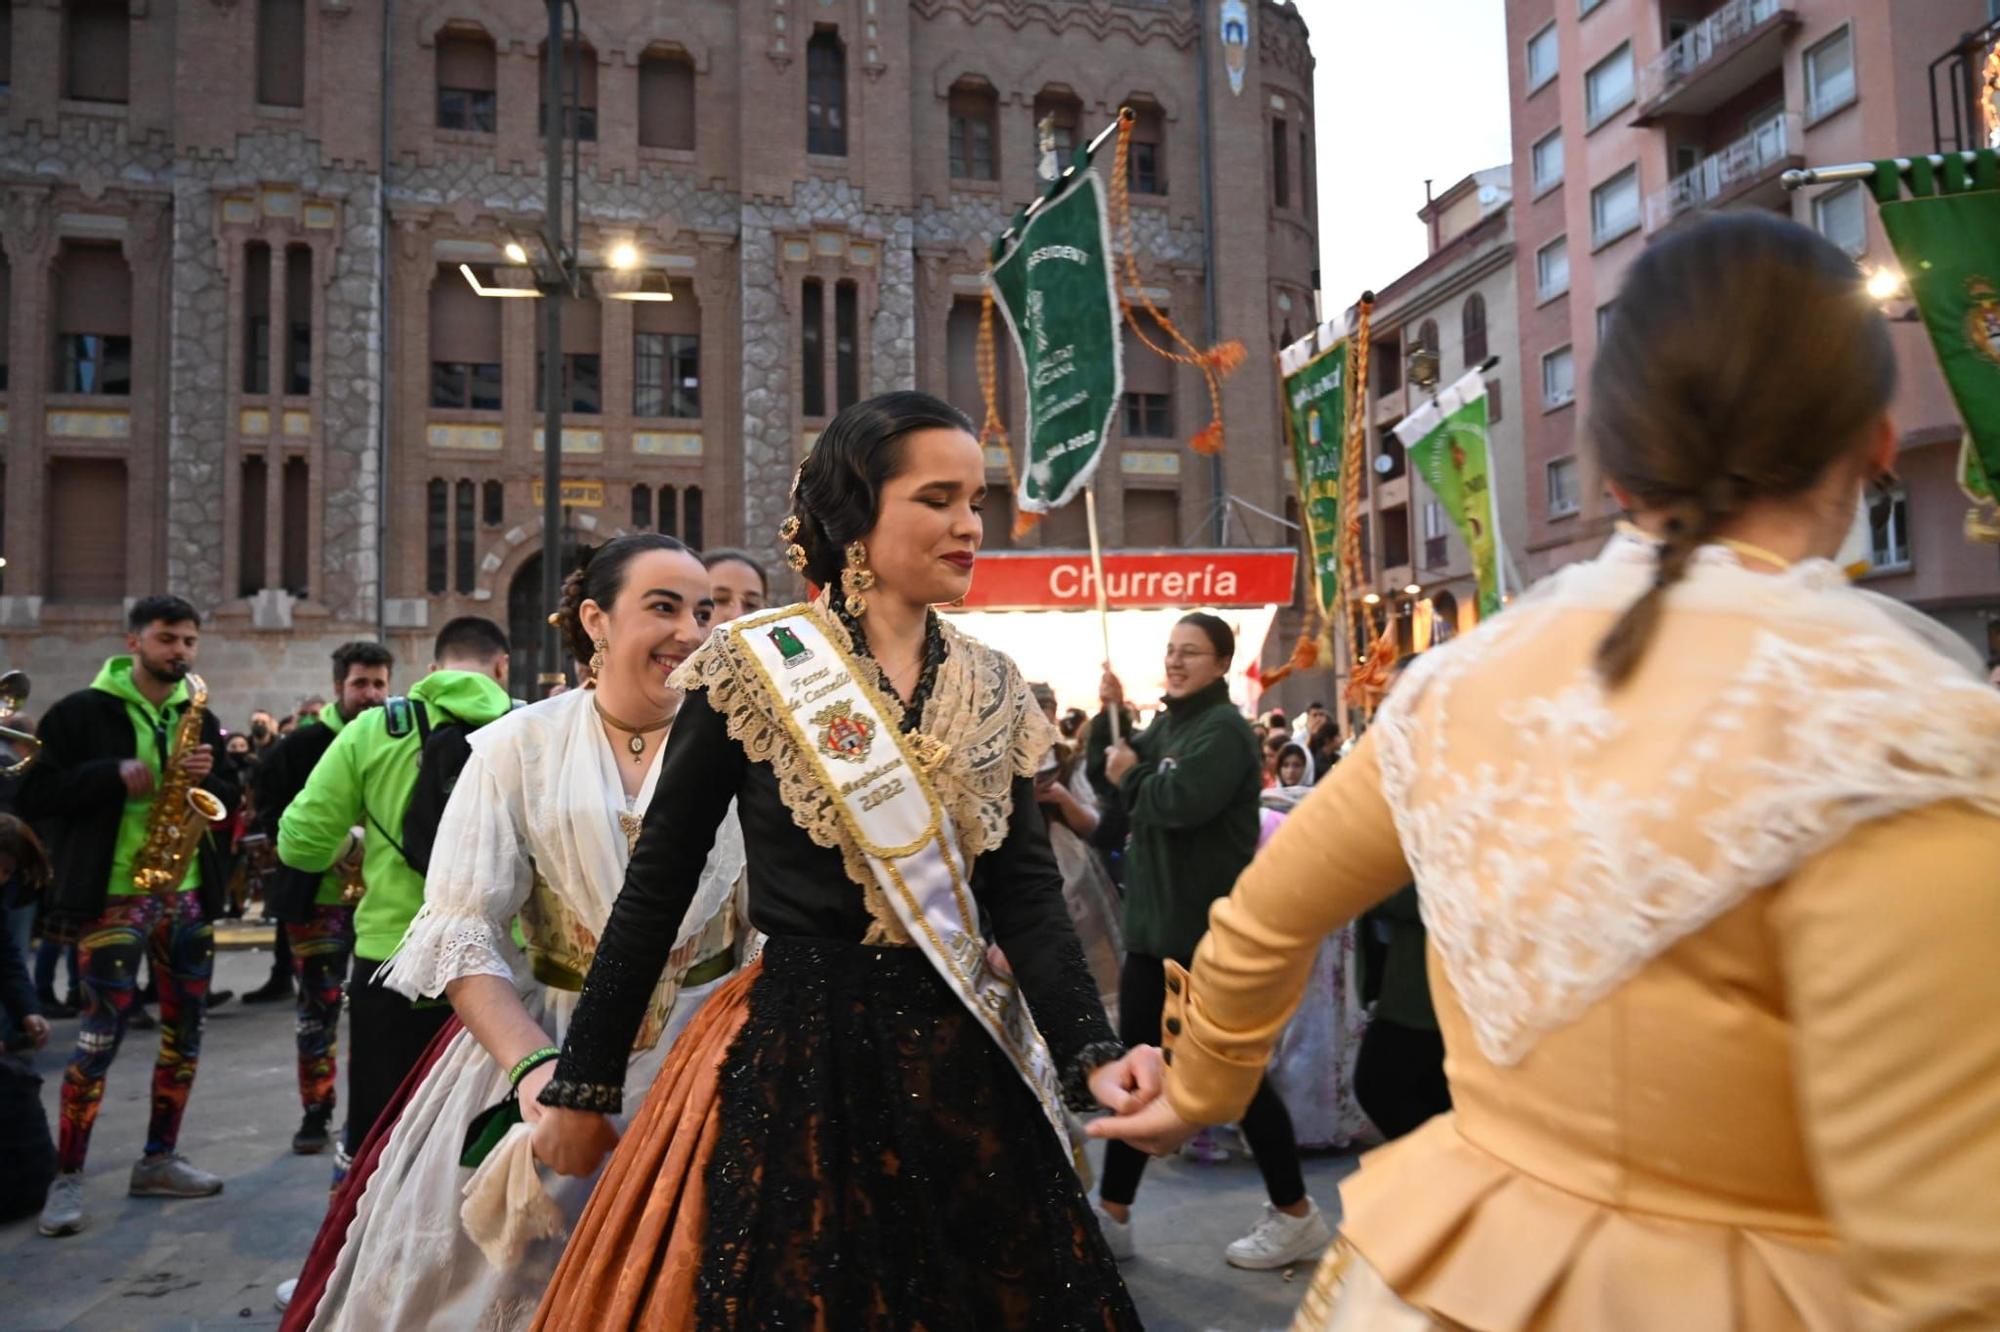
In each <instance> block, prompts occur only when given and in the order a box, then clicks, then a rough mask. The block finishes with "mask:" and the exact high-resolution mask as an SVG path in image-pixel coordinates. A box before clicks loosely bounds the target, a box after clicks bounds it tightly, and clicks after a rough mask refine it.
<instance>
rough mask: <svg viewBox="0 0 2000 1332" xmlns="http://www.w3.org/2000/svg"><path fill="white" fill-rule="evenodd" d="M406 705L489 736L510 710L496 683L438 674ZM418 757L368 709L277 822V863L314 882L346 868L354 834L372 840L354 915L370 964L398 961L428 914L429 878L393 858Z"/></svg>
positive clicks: (359, 952)
mask: <svg viewBox="0 0 2000 1332" xmlns="http://www.w3.org/2000/svg"><path fill="white" fill-rule="evenodd" d="M410 697H411V698H413V699H417V700H419V701H420V702H422V703H423V705H424V707H425V709H426V710H427V711H428V713H429V714H430V720H431V724H432V725H433V726H435V725H437V724H439V723H440V722H442V721H444V720H446V719H447V718H451V719H456V720H458V721H461V722H464V723H465V724H467V725H468V726H484V725H485V724H486V723H487V722H490V721H492V720H494V719H495V718H498V717H503V716H505V715H506V714H507V710H508V709H509V708H510V707H512V706H513V700H512V699H510V698H508V696H507V691H506V690H505V689H502V688H501V687H500V686H499V685H498V684H497V683H495V682H494V680H493V679H492V677H491V676H486V675H480V674H477V673H476V672H473V671H432V672H431V673H430V674H429V675H426V676H425V677H424V678H423V679H421V680H419V681H417V682H416V683H415V684H414V685H411V686H410ZM421 749H422V746H421V742H420V740H419V738H418V735H417V732H416V730H415V728H412V729H411V731H410V733H409V734H407V735H400V736H392V735H390V734H389V731H388V714H387V713H386V712H385V711H384V710H383V709H381V708H370V709H369V710H368V711H366V712H364V713H362V714H361V715H360V716H359V717H356V718H355V719H354V720H353V721H351V722H349V723H347V725H346V726H344V727H342V728H341V730H340V734H338V735H336V736H335V737H334V740H333V744H332V745H330V746H329V747H328V748H327V751H326V754H325V755H324V756H323V757H322V758H321V759H320V761H319V763H318V765H317V766H316V767H314V768H313V773H312V776H311V777H310V778H309V779H307V781H306V785H305V789H304V790H303V791H300V792H299V794H298V798H297V799H296V800H294V801H292V803H291V806H290V807H289V808H288V809H286V810H285V815H284V817H283V818H282V819H280V820H279V821H278V858H279V859H280V860H282V861H284V862H285V863H286V864H287V865H292V866H295V867H297V868H298V869H302V870H306V871H309V872H311V873H318V872H320V871H322V870H326V869H328V868H330V867H331V866H332V865H333V862H334V861H335V860H337V859H339V858H340V849H341V847H342V846H343V845H344V844H345V843H346V841H347V833H348V829H350V828H352V827H354V826H355V825H357V824H359V825H361V826H362V827H363V828H365V829H366V830H367V836H366V842H365V845H364V847H363V851H362V860H361V877H362V879H363V880H364V881H366V883H367V885H368V891H367V892H365V893H363V894H362V897H361V905H360V906H359V907H358V908H357V909H356V910H355V913H354V955H355V956H356V957H359V958H363V959H366V960H367V961H370V962H382V961H386V960H387V959H388V957H389V955H390V954H391V953H393V952H395V951H396V945H398V944H399V943H401V942H402V941H403V931H404V930H406V929H408V928H409V927H410V922H411V921H412V920H414V919H415V918H416V914H417V910H418V908H420V907H422V906H423V904H424V878H423V875H421V874H419V873H417V872H416V871H415V870H413V869H411V868H410V866H409V863H408V862H407V861H405V860H404V859H403V853H402V852H401V851H399V850H398V849H397V847H399V846H400V845H401V844H402V838H403V807H404V806H405V805H407V804H409V802H410V791H411V789H412V788H413V787H415V786H416V784H417V762H418V759H419V758H420V757H421ZM385 830H386V833H387V835H386V836H385V835H384V833H385ZM392 839H393V841H392Z"/></svg>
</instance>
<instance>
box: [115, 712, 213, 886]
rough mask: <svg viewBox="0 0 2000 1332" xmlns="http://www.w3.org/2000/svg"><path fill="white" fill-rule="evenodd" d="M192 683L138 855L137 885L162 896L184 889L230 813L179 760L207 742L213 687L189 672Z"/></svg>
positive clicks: (135, 865) (162, 766)
mask: <svg viewBox="0 0 2000 1332" xmlns="http://www.w3.org/2000/svg"><path fill="white" fill-rule="evenodd" d="M187 687H188V705H187V711H185V712H183V713H182V714H181V720H180V724H179V725H178V726H176V727H175V728H174V742H173V744H172V746H170V747H169V748H168V750H167V754H166V756H165V757H163V758H162V760H161V762H160V784H159V786H158V788H157V789H155V790H154V792H153V808H152V810H151V811H150V812H149V813H148V814H147V816H146V840H145V841H143V842H141V843H140V844H139V849H138V851H137V852H135V853H134V854H133V856H132V886H133V887H135V888H137V889H138V890H139V891H140V892H142V893H150V894H152V895H153V896H156V897H172V896H173V895H174V894H175V893H176V892H179V891H180V886H181V882H182V881H183V880H184V879H186V878H187V873H188V866H190V865H191V864H193V863H194V852H195V845H196V843H198V842H200V841H201V835H202V834H203V833H205V832H207V831H208V830H209V828H210V827H212V826H214V825H215V824H218V823H221V822H222V821H223V820H224V819H226V818H228V817H229V811H228V809H226V808H224V806H223V803H222V800H221V798H220V797H218V796H217V795H216V794H215V793H214V792H213V791H204V790H202V788H201V787H199V786H196V785H195V784H194V779H193V778H191V777H189V776H188V774H187V769H185V768H183V767H181V766H180V765H179V764H177V763H175V762H173V760H174V759H176V758H179V757H180V756H181V755H182V754H185V753H187V752H188V751H190V750H192V749H193V748H194V747H195V746H196V745H198V744H200V743H201V720H202V717H203V716H204V715H206V713H207V711H208V686H207V685H206V684H204V683H202V678H201V677H200V676H199V675H189V676H188V677H187Z"/></svg>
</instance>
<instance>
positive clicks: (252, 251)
mask: <svg viewBox="0 0 2000 1332" xmlns="http://www.w3.org/2000/svg"><path fill="white" fill-rule="evenodd" d="M243 391H244V392H245V393H269V392H270V391H271V247H270V246H269V245H268V244H266V243H265V242H263V241H251V242H250V243H249V244H248V245H246V246H245V247H244V248H243ZM257 586H259V587H262V586H263V581H262V579H261V578H260V579H259V581H258V584H257Z"/></svg>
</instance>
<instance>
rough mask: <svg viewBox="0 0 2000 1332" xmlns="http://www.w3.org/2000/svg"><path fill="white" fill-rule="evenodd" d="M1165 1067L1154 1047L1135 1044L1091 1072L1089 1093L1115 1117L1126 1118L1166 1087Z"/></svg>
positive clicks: (1158, 1050) (1156, 1047)
mask: <svg viewBox="0 0 2000 1332" xmlns="http://www.w3.org/2000/svg"><path fill="white" fill-rule="evenodd" d="M1166 1081H1167V1065H1166V1061H1165V1060H1163V1059H1162V1058H1160V1049H1159V1047H1158V1046H1156V1045H1135V1046H1133V1047H1132V1048H1131V1049H1130V1050H1127V1051H1126V1052H1125V1053H1124V1054H1123V1055H1121V1056H1120V1057H1119V1058H1117V1059H1114V1060H1112V1061H1111V1062H1110V1063H1108V1064H1099V1065H1098V1066H1097V1067H1096V1068H1094V1069H1092V1070H1091V1071H1090V1094H1091V1095H1092V1096H1095V1097H1096V1098H1097V1103H1098V1104H1099V1105H1101V1106H1103V1107H1104V1108H1105V1109H1106V1110H1109V1111H1110V1112H1111V1113H1112V1114H1114V1115H1129V1114H1131V1113H1132V1112H1133V1111H1135V1110H1138V1109H1140V1108H1142V1107H1144V1106H1145V1105H1147V1104H1149V1103H1150V1102H1151V1101H1152V1100H1153V1098H1155V1097H1157V1096H1158V1095H1159V1094H1160V1088H1161V1087H1163V1086H1165V1085H1166Z"/></svg>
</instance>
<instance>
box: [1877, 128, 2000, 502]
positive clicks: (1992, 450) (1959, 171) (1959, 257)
mask: <svg viewBox="0 0 2000 1332" xmlns="http://www.w3.org/2000/svg"><path fill="white" fill-rule="evenodd" d="M1875 201H1876V203H1877V204H1878V205H1879V206H1880V208H1881V213H1882V228H1883V230H1885V231H1887V232H1888V233H1889V242H1890V244H1891V245H1893V246H1895V249H1896V258H1897V260H1898V261H1899V262H1900V263H1901V265H1902V268H1903V273H1904V276H1905V278H1906V280H1907V281H1908V282H1909V285H1910V294H1911V295H1912V296H1913V297H1914V298H1915V300H1916V302H1917V309H1918V311H1920V312H1921V313H1922V315H1923V320H1924V326H1925V327H1926V328H1928V329H1929V330H1930V335H1931V345H1932V347H1934V348H1935V349H1936V351H1937V356H1938V364H1939V366H1940V367H1941V368H1942V369H1943V371H1944V377H1945V382H1946V383H1947V384H1949V385H1950V386H1951V392H1952V397H1953V398H1954V399H1955V400H1956V401H1957V403H1958V410H1959V414H1960V415H1961V416H1963V417H1964V418H1965V426H1966V431H1967V434H1968V436H1969V438H1970V440H1971V449H1970V452H1969V455H1968V457H1967V459H1966V466H1965V468H1964V469H1963V471H1964V476H1965V480H1966V481H1967V482H1968V484H1967V486H1966V489H1967V491H1968V493H1970V494H1973V495H1974V497H1975V498H1982V496H1981V495H1980V494H1978V492H1980V491H1985V492H1987V496H1988V497H1990V493H1991V479H1992V478H1996V477H2000V154H1996V153H1994V152H1993V151H1992V150H1991V149H1987V150H1984V151H1981V152H1979V153H1976V154H1974V155H1973V157H1972V159H1971V160H1970V161H1967V160H1966V159H1965V158H1964V157H1962V156H1960V155H1958V154H1952V155H1950V156H1948V157H1947V158H1946V159H1945V162H1944V165H1943V166H1942V167H1939V166H1936V165H1935V164H1933V163H1932V162H1931V161H1930V160H1928V159H1926V158H1918V159H1916V160H1914V161H1911V162H1909V163H1908V164H1907V165H1906V166H1899V165H1898V163H1896V162H1893V161H1889V162H1878V163H1876V164H1875Z"/></svg>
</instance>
